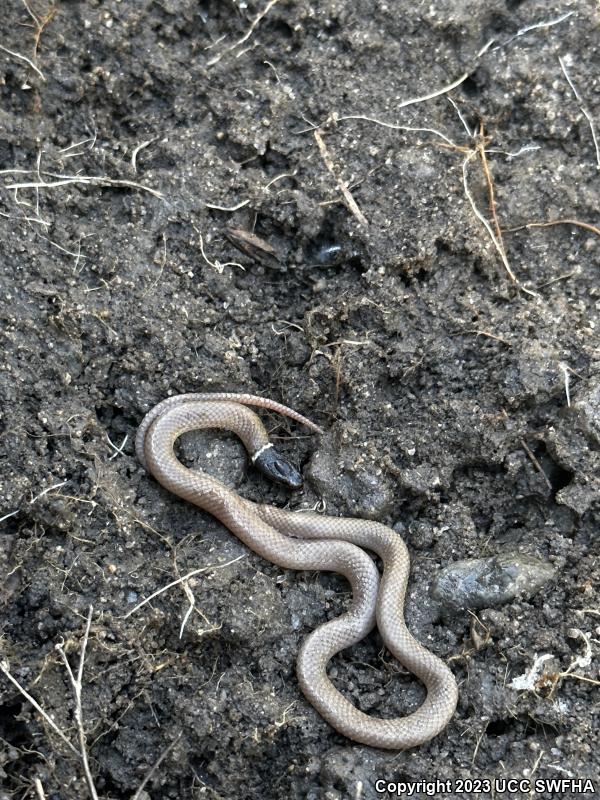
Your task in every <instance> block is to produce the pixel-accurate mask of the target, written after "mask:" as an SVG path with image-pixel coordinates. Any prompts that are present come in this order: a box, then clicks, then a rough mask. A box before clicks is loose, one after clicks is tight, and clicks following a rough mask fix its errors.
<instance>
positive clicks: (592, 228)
mask: <svg viewBox="0 0 600 800" xmlns="http://www.w3.org/2000/svg"><path fill="white" fill-rule="evenodd" d="M551 225H576V226H577V227H578V228H583V229H584V230H586V231H590V232H591V233H595V234H596V236H600V228H597V227H596V226H595V225H590V223H589V222H581V220H578V219H553V220H549V221H548V222H527V223H526V224H525V225H517V226H516V227H514V228H504V231H505V232H506V231H510V232H511V233H512V232H513V231H522V230H524V229H525V228H549V227H550V226H551Z"/></svg>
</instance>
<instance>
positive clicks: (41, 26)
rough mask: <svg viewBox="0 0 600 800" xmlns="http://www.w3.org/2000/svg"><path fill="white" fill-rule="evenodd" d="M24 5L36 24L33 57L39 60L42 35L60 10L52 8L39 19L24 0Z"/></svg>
mask: <svg viewBox="0 0 600 800" xmlns="http://www.w3.org/2000/svg"><path fill="white" fill-rule="evenodd" d="M23 5H24V6H25V8H26V9H27V13H28V14H29V16H30V17H31V19H32V20H33V21H34V22H35V24H36V31H35V34H34V39H33V57H34V58H37V53H38V48H39V46H40V38H41V36H42V33H43V32H44V30H45V28H46V27H47V26H48V25H49V24H50V23H51V22H52V20H53V19H54V17H55V16H56V14H57V13H58V8H57V7H56V6H50V9H49V10H48V11H47V12H46V13H45V14H44V16H43V17H38V16H37V14H34V13H33V11H32V10H31V8H30V7H29V5H28V4H27V2H26V0H23Z"/></svg>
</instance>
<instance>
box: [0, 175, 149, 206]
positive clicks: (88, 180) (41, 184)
mask: <svg viewBox="0 0 600 800" xmlns="http://www.w3.org/2000/svg"><path fill="white" fill-rule="evenodd" d="M70 183H83V184H91V185H92V186H121V187H123V188H126V189H141V191H143V192H148V193H149V194H151V195H152V196H153V197H158V199H159V200H163V199H164V195H163V194H162V192H159V191H158V190H157V189H151V188H150V187H149V186H144V185H143V184H142V183H136V182H135V181H127V180H121V179H120V178H106V177H102V176H101V175H78V176H73V177H65V178H63V179H62V180H58V181H51V182H45V181H28V182H26V183H9V184H7V185H6V186H5V187H4V188H5V189H15V190H18V189H54V188H55V187H56V186H67V185H68V184H70Z"/></svg>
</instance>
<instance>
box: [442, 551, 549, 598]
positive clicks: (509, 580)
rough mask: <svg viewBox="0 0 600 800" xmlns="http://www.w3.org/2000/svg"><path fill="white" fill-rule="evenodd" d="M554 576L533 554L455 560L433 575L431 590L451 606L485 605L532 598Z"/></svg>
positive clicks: (544, 563)
mask: <svg viewBox="0 0 600 800" xmlns="http://www.w3.org/2000/svg"><path fill="white" fill-rule="evenodd" d="M553 576H554V569H553V567H552V566H551V565H550V564H548V563H546V562H544V561H541V560H540V559H538V558H533V557H532V556H526V555H522V554H521V553H507V554H504V555H497V556H494V557H492V558H474V559H468V560H466V561H455V562H454V564H451V565H450V566H448V567H446V568H445V569H443V570H442V571H441V572H440V573H439V575H438V576H437V577H436V579H435V581H434V583H433V585H432V588H431V593H432V595H433V597H434V598H435V599H436V600H438V601H439V602H440V603H442V604H443V605H444V606H446V607H448V608H453V609H464V608H474V609H480V608H488V607H489V606H499V605H502V604H503V603H510V602H511V601H512V600H514V599H515V598H516V597H531V596H532V595H533V594H535V593H536V592H537V591H538V590H539V589H540V588H541V587H542V586H543V585H544V584H545V583H546V582H547V581H549V580H550V578H552V577H553Z"/></svg>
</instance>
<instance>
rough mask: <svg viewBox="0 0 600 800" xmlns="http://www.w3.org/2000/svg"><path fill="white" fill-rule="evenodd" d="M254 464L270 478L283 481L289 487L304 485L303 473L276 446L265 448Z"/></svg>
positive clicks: (277, 481) (294, 487)
mask: <svg viewBox="0 0 600 800" xmlns="http://www.w3.org/2000/svg"><path fill="white" fill-rule="evenodd" d="M254 466H255V467H256V468H257V469H259V470H260V471H261V472H262V474H263V475H266V477H267V478H269V480H272V481H275V482H276V483H281V484H283V486H287V487H288V488H289V489H299V488H300V487H301V486H302V475H300V473H299V472H298V470H297V469H296V468H295V467H293V466H292V465H291V464H290V462H289V461H288V460H287V458H284V456H282V455H281V454H280V453H278V452H277V451H276V450H275V448H274V447H267V448H266V449H265V450H263V451H262V453H260V454H259V455H258V456H257V457H256V459H255V460H254Z"/></svg>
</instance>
